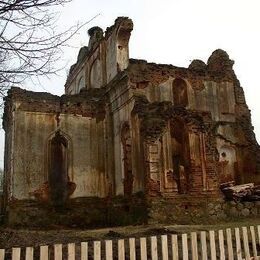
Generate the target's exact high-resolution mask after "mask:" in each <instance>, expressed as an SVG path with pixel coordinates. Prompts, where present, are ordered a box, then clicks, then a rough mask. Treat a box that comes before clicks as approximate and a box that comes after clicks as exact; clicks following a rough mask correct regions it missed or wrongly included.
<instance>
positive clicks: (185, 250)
mask: <svg viewBox="0 0 260 260" xmlns="http://www.w3.org/2000/svg"><path fill="white" fill-rule="evenodd" d="M181 240H182V258H183V260H188V259H189V252H188V237H187V234H182V235H181Z"/></svg>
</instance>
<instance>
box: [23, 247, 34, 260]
mask: <svg viewBox="0 0 260 260" xmlns="http://www.w3.org/2000/svg"><path fill="white" fill-rule="evenodd" d="M25 260H33V247H26V250H25Z"/></svg>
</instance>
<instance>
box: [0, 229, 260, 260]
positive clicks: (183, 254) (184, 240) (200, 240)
mask: <svg viewBox="0 0 260 260" xmlns="http://www.w3.org/2000/svg"><path fill="white" fill-rule="evenodd" d="M259 255H260V225H259V226H250V227H242V228H234V229H231V228H227V229H225V230H210V231H200V232H191V233H189V234H178V235H176V234H167V235H160V236H151V237H140V238H127V239H118V240H104V241H91V242H81V243H76V244H75V243H69V244H67V245H62V244H54V245H53V246H52V245H49V246H47V245H45V246H40V247H39V248H33V247H26V248H19V247H14V248H12V249H11V250H5V249H0V260H4V259H5V260H7V259H11V260H21V259H25V260H33V259H37V260H38V259H40V260H64V259H67V260H78V259H79V260H92V259H93V260H101V259H102V260H103V259H106V260H111V259H119V260H128V259H130V260H139V259H141V260H150V259H151V260H161V259H162V260H180V259H183V260H189V259H192V260H207V259H211V260H216V259H221V260H225V259H228V260H231V259H232V260H233V259H238V260H243V259H245V260H249V259H250V260H252V259H260V256H259Z"/></svg>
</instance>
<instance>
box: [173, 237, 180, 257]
mask: <svg viewBox="0 0 260 260" xmlns="http://www.w3.org/2000/svg"><path fill="white" fill-rule="evenodd" d="M172 259H173V260H179V250H178V236H177V235H172Z"/></svg>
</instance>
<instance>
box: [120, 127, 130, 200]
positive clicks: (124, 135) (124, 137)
mask: <svg viewBox="0 0 260 260" xmlns="http://www.w3.org/2000/svg"><path fill="white" fill-rule="evenodd" d="M121 141H122V145H123V156H124V157H123V163H124V194H125V195H131V194H132V192H133V174H132V141H131V132H130V128H129V125H128V124H125V125H124V126H123V128H122V132H121Z"/></svg>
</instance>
